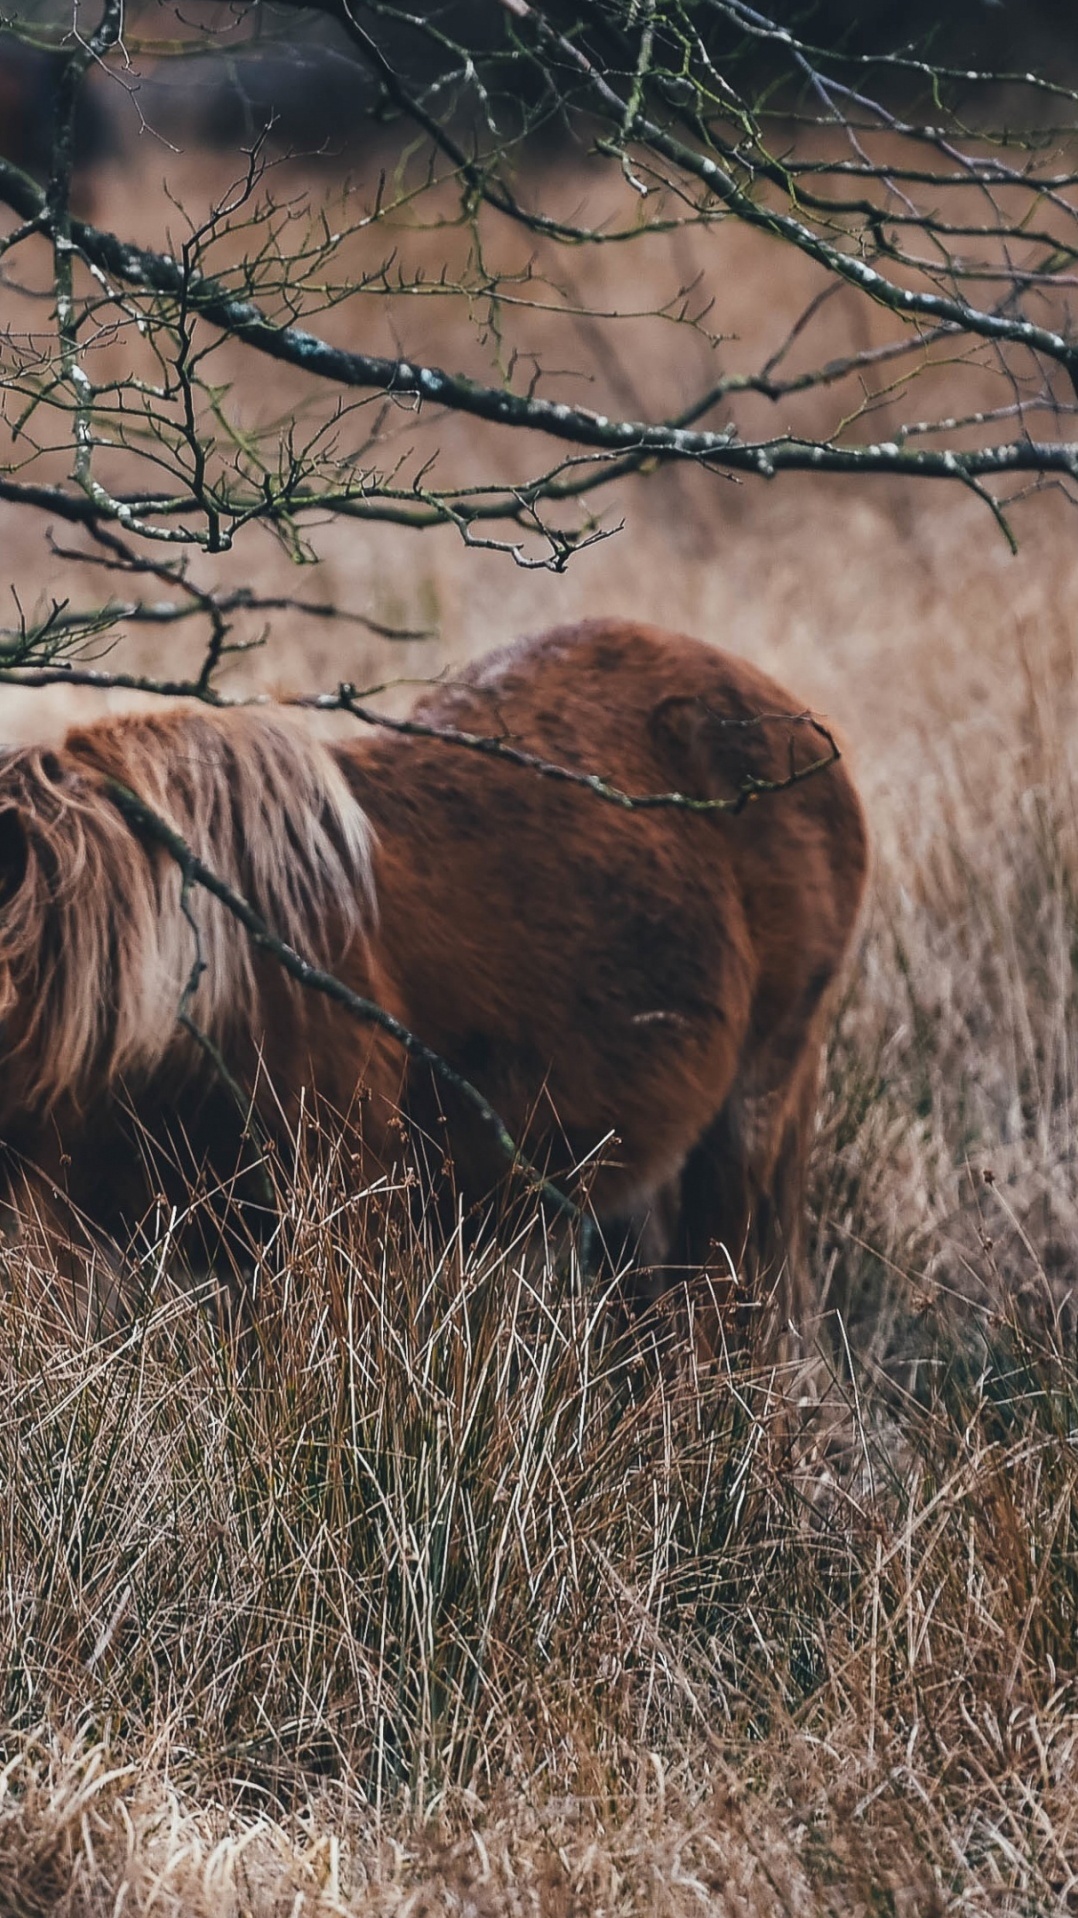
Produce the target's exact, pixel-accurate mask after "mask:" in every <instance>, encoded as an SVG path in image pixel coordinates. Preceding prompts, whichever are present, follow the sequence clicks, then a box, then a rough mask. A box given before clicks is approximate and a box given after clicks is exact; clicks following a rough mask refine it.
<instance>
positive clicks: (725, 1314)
mask: <svg viewBox="0 0 1078 1918" xmlns="http://www.w3.org/2000/svg"><path fill="white" fill-rule="evenodd" d="M818 1076H819V1059H818V1049H817V1048H816V1047H815V1046H813V1047H811V1048H806V1051H805V1053H804V1054H803V1055H802V1058H801V1060H800V1061H799V1062H798V1065H797V1068H796V1070H795V1072H794V1074H793V1075H792V1077H791V1078H789V1079H788V1080H787V1082H786V1084H785V1085H784V1086H783V1088H782V1090H781V1092H766V1093H759V1092H757V1093H753V1092H746V1091H745V1090H744V1088H738V1089H737V1090H736V1091H735V1092H734V1093H732V1094H731V1096H730V1098H729V1099H728V1100H727V1102H726V1104H725V1106H724V1107H723V1109H722V1111H721V1112H720V1113H719V1115H718V1117H717V1118H716V1119H715V1120H714V1121H713V1123H712V1124H711V1126H710V1127H709V1128H708V1130H707V1132H706V1133H705V1134H704V1136H703V1138H702V1139H700V1140H699V1142H698V1143H697V1145H696V1146H695V1147H694V1149H693V1151H692V1152H691V1153H690V1155H689V1158H688V1160H687V1161H686V1165H685V1169H684V1172H683V1174H682V1177H681V1181H680V1203H679V1207H678V1212H677V1222H676V1226H675V1229H674V1231H673V1234H672V1237H671V1246H670V1264H669V1272H670V1279H671V1281H673V1280H675V1279H677V1278H684V1279H686V1280H687V1281H688V1283H689V1286H690V1290H691V1292H692V1293H693V1295H694V1296H695V1298H696V1300H697V1307H696V1319H697V1346H698V1349H700V1350H702V1351H703V1352H707V1351H708V1350H709V1349H710V1352H711V1353H712V1354H714V1353H716V1352H718V1351H719V1350H721V1349H723V1347H724V1346H726V1345H729V1344H735V1345H739V1346H740V1345H744V1344H746V1343H755V1327H756V1326H757V1325H758V1324H762V1323H763V1322H764V1321H765V1320H767V1319H769V1320H770V1322H771V1323H772V1324H773V1326H774V1328H775V1330H776V1332H777V1334H778V1343H779V1346H780V1348H781V1349H783V1350H791V1349H796V1344H797V1340H798V1335H799V1333H800V1331H801V1328H802V1326H803V1324H804V1322H805V1319H806V1316H807V1314H808V1313H809V1311H810V1309H811V1303H812V1300H811V1287H810V1284H809V1281H808V1275H807V1270H806V1263H805V1232H804V1210H805V1179H806V1169H807V1161H808V1150H809V1145H810V1143H811V1138H812V1123H813V1115H814V1113H815V1107H816V1094H817V1084H818Z"/></svg>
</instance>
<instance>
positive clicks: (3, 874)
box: [0, 806, 30, 905]
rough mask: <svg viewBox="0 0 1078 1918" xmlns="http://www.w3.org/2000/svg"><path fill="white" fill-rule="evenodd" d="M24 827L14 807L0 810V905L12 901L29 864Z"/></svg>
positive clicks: (20, 816) (20, 815)
mask: <svg viewBox="0 0 1078 1918" xmlns="http://www.w3.org/2000/svg"><path fill="white" fill-rule="evenodd" d="M29 858H30V848H29V843H28V841H27V837H26V825H25V822H24V820H23V817H22V814H21V813H20V812H19V811H18V809H17V807H15V806H5V807H3V808H2V809H0V905H3V904H5V903H6V902H7V901H8V900H9V899H14V897H15V894H16V893H17V892H18V890H19V887H20V886H21V885H22V882H23V880H24V879H25V878H26V868H27V865H28V863H29Z"/></svg>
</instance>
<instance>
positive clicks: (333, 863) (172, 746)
mask: <svg viewBox="0 0 1078 1918" xmlns="http://www.w3.org/2000/svg"><path fill="white" fill-rule="evenodd" d="M109 778H112V779H116V780H118V781H120V782H121V783H122V784H123V785H125V786H127V787H129V788H130V789H131V790H132V791H134V792H135V793H137V794H138V796H139V797H140V799H142V800H143V801H144V802H145V804H146V805H148V806H149V807H151V808H152V809H153V811H154V812H156V813H158V814H159V815H160V816H161V817H162V818H163V819H165V820H166V821H167V822H168V824H169V825H170V826H172V827H173V828H174V830H175V831H177V832H178V833H179V834H180V835H181V837H182V838H183V839H184V841H185V842H186V844H187V845H188V846H189V847H190V848H191V850H192V851H193V852H195V853H197V855H198V857H199V858H200V859H201V860H202V861H203V862H204V863H205V864H206V865H207V866H209V867H210V868H212V870H213V871H214V872H215V873H216V874H217V875H218V876H219V877H220V878H222V879H223V880H225V881H226V883H227V884H228V885H229V886H230V887H232V888H233V889H234V890H235V891H237V892H239V893H241V894H242V895H243V896H244V898H246V899H247V900H248V901H249V902H250V904H251V905H252V906H253V907H254V908H255V910H256V911H257V912H258V913H259V914H260V915H261V917H262V918H263V919H264V920H265V921H266V923H267V925H268V926H269V927H270V929H271V931H273V932H275V933H276V934H278V936H279V937H281V938H282V939H284V940H286V941H287V942H288V943H289V944H290V945H293V946H295V947H297V948H298V949H299V950H300V951H301V952H303V953H304V954H305V956H308V957H311V958H313V959H315V960H316V961H320V962H321V963H323V964H327V965H330V966H332V965H333V964H334V962H335V961H337V960H339V959H340V957H341V956H342V954H343V952H344V951H345V950H346V949H347V948H348V946H349V945H350V944H351V943H352V942H353V941H354V940H356V939H357V938H362V937H363V935H364V934H365V933H366V932H368V931H370V930H372V929H373V925H374V918H375V894H374V880H373V873H372V866H371V845H372V833H371V829H370V826H369V824H368V821H367V818H366V815H365V814H364V812H363V810H362V808H361V807H360V805H359V804H358V802H357V801H356V799H355V798H354V796H353V795H352V793H351V791H350V789H349V786H348V784H347V781H346V780H345V778H344V775H343V773H342V771H341V768H340V766H339V764H338V762H337V760H336V758H335V757H334V755H333V753H332V752H331V751H330V750H329V749H328V748H327V747H326V746H324V745H323V744H322V743H321V742H320V741H319V740H317V739H316V738H314V737H313V736H312V735H311V734H310V733H309V732H307V731H305V730H304V729H303V727H302V725H301V724H300V723H298V722H297V721H294V720H292V719H290V718H288V717H286V716H285V715H283V714H280V713H274V712H268V711H265V710H261V709H260V710H257V711H255V710H251V709H240V710H232V711H228V712H213V711H208V710H205V709H199V708H194V709H190V710H189V709H186V708H181V709H173V710H170V711H168V712H166V713H156V714H127V715H124V716H123V717H120V718H113V719H105V720H102V721H99V722H98V723H97V724H95V725H92V726H88V727H85V728H82V729H78V730H75V731H72V732H70V733H69V734H68V735H67V738H66V739H65V740H64V742H63V744H62V745H61V746H60V747H59V748H58V749H56V750H50V749H47V748H42V747H28V748H25V749H21V750H14V751H12V752H9V753H7V754H0V828H2V829H3V830H0V1021H2V1022H9V1033H10V1043H4V1044H3V1045H2V1046H0V1073H2V1074H3V1077H4V1078H5V1079H6V1080H8V1082H9V1085H10V1086H11V1087H12V1089H14V1088H15V1087H17V1092H14V1090H13V1091H12V1093H10V1094H9V1097H10V1096H14V1097H16V1098H17V1101H18V1104H19V1107H20V1108H21V1110H22V1112H24V1113H25V1114H27V1115H28V1116H29V1115H30V1114H31V1113H35V1114H38V1115H41V1114H45V1113H47V1112H48V1111H49V1110H50V1109H51V1108H53V1107H54V1106H55V1105H56V1104H57V1102H58V1101H59V1100H61V1099H71V1100H73V1101H74V1102H75V1103H83V1102H85V1101H86V1100H87V1099H88V1098H89V1097H91V1096H92V1095H94V1094H97V1093H100V1092H104V1091H106V1090H108V1088H109V1087H110V1086H113V1085H115V1084H116V1083H118V1082H119V1081H121V1080H123V1081H130V1082H133V1083H137V1082H138V1081H139V1080H145V1078H146V1077H147V1076H148V1075H150V1074H152V1073H153V1072H154V1071H155V1070H157V1069H158V1068H159V1067H160V1066H161V1065H162V1064H163V1063H164V1062H165V1061H166V1060H167V1059H169V1058H170V1056H171V1057H175V1058H178V1059H180V1060H181V1061H182V1059H183V1057H184V1054H185V1050H186V1052H187V1053H188V1055H189V1056H191V1057H193V1056H194V1054H193V1051H192V1048H191V1046H190V1041H188V1040H186V1039H185V1037H184V1035H183V1033H182V1031H181V1029H180V1028H179V1027H178V1024H177V1013H178V1012H179V1010H180V1009H181V1006H182V1005H183V1003H184V995H185V991H186V988H187V985H188V981H189V980H190V977H191V972H192V967H193V965H194V963H195V960H196V956H197V954H198V952H199V951H200V953H201V958H202V960H203V962H204V970H203V972H202V974H201V977H200V980H199V983H198V986H197V990H196V991H195V992H194V994H193V996H192V997H191V1000H190V1013H191V1016H192V1017H193V1018H194V1020H195V1021H196V1022H197V1024H198V1026H199V1027H200V1028H201V1030H202V1031H204V1032H205V1033H207V1034H208V1035H209V1037H210V1038H211V1039H213V1040H214V1041H215V1042H216V1043H217V1044H221V1043H222V1042H227V1039H228V1036H229V1033H230V1032H231V1031H236V1030H246V1031H248V1032H253V1033H254V1034H255V1036H256V1038H257V1032H258V1003H257V1001H258V984H257V974H256V960H255V954H254V949H253V948H252V945H251V941H250V939H249V936H248V934H247V932H246V931H245V930H244V928H243V927H242V925H240V923H239V922H238V921H237V919H236V918H235V916H234V915H233V914H232V913H230V912H229V911H228V909H227V907H225V906H224V905H223V904H222V903H221V902H220V901H218V900H216V899H214V898H213V897H212V896H211V895H210V894H209V893H207V892H206V890H205V889H204V888H203V887H201V886H197V885H196V886H194V887H192V888H191V889H190V891H189V893H188V894H186V895H185V894H184V890H183V884H182V880H181V875H180V872H179V869H178V867H177V865H176V862H175V860H174V859H172V858H171V856H170V855H169V854H168V853H167V851H165V850H164V849H163V848H162V847H159V846H150V845H149V844H147V843H145V842H144V841H143V840H141V839H140V838H139V837H138V836H137V834H136V833H135V832H134V830H133V829H132V827H131V826H130V825H129V824H128V823H127V821H126V820H125V819H124V818H123V816H122V815H121V813H120V812H119V811H118V809H117V807H116V805H115V804H114V802H113V800H112V799H111V798H110V797H109V793H108V789H107V784H106V781H107V780H108V779H109ZM9 867H13V868H14V869H13V870H7V868H9ZM192 921H193V922H194V923H193V924H192ZM196 927H197V942H196V932H195V928H196ZM295 990H296V991H300V990H302V988H299V987H296V988H295ZM6 1103H7V1100H6V1099H5V1096H4V1087H3V1086H2V1085H0V1107H3V1106H4V1105H5V1104H6Z"/></svg>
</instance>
